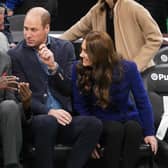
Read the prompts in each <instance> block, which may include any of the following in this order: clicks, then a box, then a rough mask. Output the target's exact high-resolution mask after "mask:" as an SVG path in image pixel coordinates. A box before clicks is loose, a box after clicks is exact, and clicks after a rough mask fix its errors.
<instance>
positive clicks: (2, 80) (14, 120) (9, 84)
mask: <svg viewBox="0 0 168 168" xmlns="http://www.w3.org/2000/svg"><path fill="white" fill-rule="evenodd" d="M17 79H18V78H17V77H16V76H11V61H10V57H9V56H8V55H7V54H6V53H5V52H2V51H0V137H1V143H2V151H3V160H4V167H5V168H19V160H20V151H21V147H22V129H21V112H23V110H22V105H21V104H20V103H19V102H18V101H17V100H16V98H15V96H14V91H17V92H18V87H19V93H20V96H21V100H22V103H23V106H24V107H25V108H26V109H28V108H29V100H30V98H31V91H30V90H29V89H28V87H27V86H28V85H27V84H26V85H25V83H22V84H19V82H18V80H17ZM20 91H21V92H20ZM25 91H26V92H25ZM27 91H28V92H27ZM29 91H30V92H29ZM27 93H28V94H27Z"/></svg>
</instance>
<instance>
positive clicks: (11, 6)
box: [0, 0, 23, 16]
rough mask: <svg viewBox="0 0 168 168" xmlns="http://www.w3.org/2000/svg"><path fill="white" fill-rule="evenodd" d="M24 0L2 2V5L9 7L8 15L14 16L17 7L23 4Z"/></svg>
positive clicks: (0, 1) (3, 0)
mask: <svg viewBox="0 0 168 168" xmlns="http://www.w3.org/2000/svg"><path fill="white" fill-rule="evenodd" d="M22 2H23V0H0V4H1V5H2V4H3V5H5V6H6V7H7V15H8V16H12V15H13V14H14V9H15V8H16V6H19V5H20V4H22Z"/></svg>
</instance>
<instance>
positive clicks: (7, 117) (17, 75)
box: [0, 0, 168, 168]
mask: <svg viewBox="0 0 168 168" xmlns="http://www.w3.org/2000/svg"><path fill="white" fill-rule="evenodd" d="M72 4H73V5H72ZM77 4H79V6H78V5H77ZM76 6H78V7H76ZM84 6H85V8H84ZM159 6H160V7H159ZM75 7H76V8H78V12H77V13H75V10H73V9H74V8H75ZM160 8H161V10H160ZM167 8H168V5H167V1H166V0H160V1H155V3H154V1H152V0H146V1H145V0H144V1H143V0H136V1H134V0H94V1H90V2H85V1H79V0H78V1H76V5H75V4H74V3H73V2H71V1H63V0H62V1H59V0H49V1H45V0H43V1H41V0H35V1H30V0H6V1H3V0H2V1H0V138H1V144H2V151H0V152H2V153H3V155H2V156H3V167H4V168H20V155H21V151H22V144H23V142H24V139H23V135H22V133H23V132H24V127H26V128H28V132H29V133H30V134H31V137H32V138H31V141H32V143H33V145H34V147H35V149H36V153H35V162H34V163H33V167H34V168H46V167H47V168H54V154H53V149H54V145H55V144H57V143H61V144H63V145H68V146H71V147H72V150H71V152H70V154H69V157H68V158H67V159H66V168H84V167H85V165H86V164H87V162H88V160H89V158H90V157H91V156H92V158H94V159H100V158H103V165H104V166H105V168H119V167H121V168H136V166H137V161H138V156H139V153H138V152H139V146H140V144H141V143H142V140H143V141H144V143H145V144H149V145H150V146H151V151H152V153H153V154H154V155H157V151H158V141H157V138H156V137H155V133H156V129H155V126H154V117H153V109H152V106H151V103H150V99H149V97H148V93H147V91H146V89H145V86H144V84H143V80H142V76H141V73H142V72H144V71H146V70H147V69H148V68H150V67H152V66H154V62H153V58H154V56H155V55H156V53H157V52H158V51H159V49H160V47H161V45H162V42H163V37H162V33H166V32H167V27H166V19H167V17H168V9H167ZM59 9H61V10H59ZM16 14H25V18H24V26H23V36H24V38H23V40H22V41H19V42H17V43H16V42H14V41H13V38H12V34H11V31H10V22H9V21H8V17H11V16H13V15H16ZM69 14H71V15H69ZM78 14H79V15H78ZM68 15H69V16H68ZM64 17H66V18H64ZM64 19H65V20H64ZM58 22H62V23H63V24H62V25H61V24H60V25H59V24H58ZM60 28H62V30H66V31H65V32H64V33H63V34H62V35H61V36H60V37H59V38H54V37H51V36H49V35H48V34H49V32H50V30H58V29H60ZM81 37H82V38H83V41H82V43H81V52H80V55H79V56H76V53H75V50H74V46H73V45H72V43H71V41H75V40H77V39H79V38H81ZM77 57H78V58H79V57H80V59H79V60H77V59H76V58H77ZM102 148H103V149H104V151H103V154H101V153H100V149H102ZM121 157H122V158H123V160H122V164H121V162H120V160H121V159H120V158H121Z"/></svg>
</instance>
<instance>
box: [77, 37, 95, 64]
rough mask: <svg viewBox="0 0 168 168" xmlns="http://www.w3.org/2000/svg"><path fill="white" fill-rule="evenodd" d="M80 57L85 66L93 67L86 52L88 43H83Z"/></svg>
mask: <svg viewBox="0 0 168 168" xmlns="http://www.w3.org/2000/svg"><path fill="white" fill-rule="evenodd" d="M80 57H81V59H82V64H83V66H91V65H92V62H91V60H90V59H89V57H88V54H87V52H86V41H85V40H84V41H83V42H82V45H81V53H80Z"/></svg>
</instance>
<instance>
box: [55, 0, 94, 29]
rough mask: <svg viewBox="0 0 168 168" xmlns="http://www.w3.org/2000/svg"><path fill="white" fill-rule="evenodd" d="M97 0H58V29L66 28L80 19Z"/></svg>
mask: <svg viewBox="0 0 168 168" xmlns="http://www.w3.org/2000/svg"><path fill="white" fill-rule="evenodd" d="M96 2H97V0H58V15H57V20H56V29H58V30H66V29H67V28H69V27H70V26H71V25H73V24H74V23H75V22H76V21H78V20H79V19H80V18H81V17H82V16H83V15H85V14H86V13H87V11H88V10H89V9H90V8H91V7H92V6H93V5H94V4H95V3H96Z"/></svg>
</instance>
